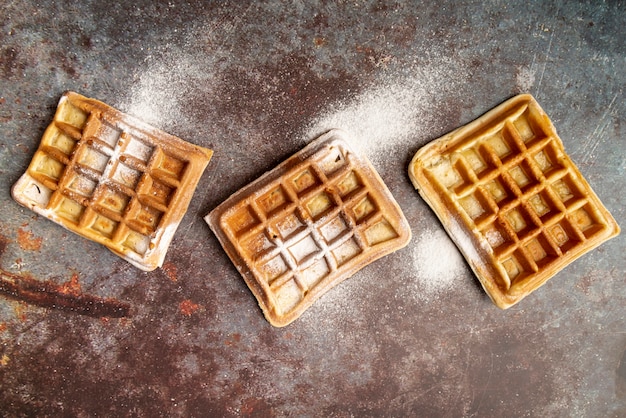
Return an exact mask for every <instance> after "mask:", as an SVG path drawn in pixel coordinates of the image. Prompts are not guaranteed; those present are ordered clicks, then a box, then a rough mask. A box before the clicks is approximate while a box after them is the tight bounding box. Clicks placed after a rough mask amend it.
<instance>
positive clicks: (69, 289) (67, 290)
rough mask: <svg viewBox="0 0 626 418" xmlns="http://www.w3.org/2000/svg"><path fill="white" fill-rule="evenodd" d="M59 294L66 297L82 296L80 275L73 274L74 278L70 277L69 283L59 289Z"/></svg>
mask: <svg viewBox="0 0 626 418" xmlns="http://www.w3.org/2000/svg"><path fill="white" fill-rule="evenodd" d="M59 292H61V293H63V294H64V295H74V296H78V295H80V294H81V293H82V292H81V288H80V282H79V281H78V274H77V273H74V274H72V277H70V279H69V280H68V281H67V282H65V283H63V284H62V285H61V286H60V287H59Z"/></svg>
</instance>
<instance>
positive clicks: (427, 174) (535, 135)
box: [409, 94, 619, 309]
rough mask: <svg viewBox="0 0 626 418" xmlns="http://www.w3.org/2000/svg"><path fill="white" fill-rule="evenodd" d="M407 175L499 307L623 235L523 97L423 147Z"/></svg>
mask: <svg viewBox="0 0 626 418" xmlns="http://www.w3.org/2000/svg"><path fill="white" fill-rule="evenodd" d="M409 176H410V178H411V181H412V182H413V185H414V186H415V188H416V189H418V191H419V193H420V195H421V196H422V197H423V198H424V199H425V200H426V202H427V203H428V204H429V205H430V206H431V207H432V209H433V210H434V212H435V213H436V214H437V216H438V217H439V219H440V220H441V222H442V224H443V226H444V228H445V229H446V230H447V231H448V234H449V235H450V237H451V238H452V240H453V241H454V242H455V243H456V245H457V246H458V248H459V249H460V250H461V252H462V253H463V255H464V256H465V258H466V260H467V261H468V263H469V264H470V266H471V268H472V270H473V271H474V273H475V274H476V276H478V279H479V280H480V282H481V283H482V285H483V287H484V288H485V290H486V292H487V293H488V294H489V296H490V297H491V299H493V301H494V302H495V304H496V305H497V306H499V307H500V308H503V309H505V308H508V307H510V306H511V305H513V304H515V303H517V302H519V301H520V300H521V299H522V298H524V297H525V296H527V295H528V294H529V293H530V292H532V291H534V290H535V289H537V288H538V287H540V286H541V285H543V284H544V283H545V282H546V281H547V280H548V279H549V278H550V277H552V276H554V275H555V274H556V273H557V272H558V271H559V270H561V269H562V268H563V267H564V266H566V265H567V264H569V263H571V262H572V261H574V260H575V259H577V258H578V257H580V256H581V255H583V254H584V253H586V252H587V251H589V250H591V249H593V248H595V247H596V246H598V245H600V244H601V243H603V242H604V241H606V240H608V239H609V238H612V237H614V236H615V235H617V234H618V233H619V226H618V225H617V223H616V222H615V220H614V219H613V217H612V216H611V214H610V213H609V212H608V211H607V210H606V208H605V207H604V206H603V205H602V202H600V200H599V199H598V197H597V196H596V194H595V193H594V192H593V190H592V189H591V187H590V186H589V184H588V183H587V182H586V181H585V179H584V178H583V177H582V175H581V174H580V172H579V171H578V169H577V168H576V166H575V165H574V163H573V162H572V160H570V158H569V157H568V156H567V154H566V153H565V150H564V148H563V143H562V142H561V139H560V138H559V137H558V135H557V133H556V130H555V129H554V126H553V125H552V123H551V122H550V119H549V118H548V116H547V115H546V114H545V113H544V111H543V110H542V109H541V107H539V104H538V103H537V102H536V101H535V100H534V98H533V97H532V96H530V95H527V94H525V95H519V96H517V97H514V98H512V99H510V100H508V101H507V102H505V103H503V104H501V105H500V106H498V107H496V108H495V109H493V110H491V111H490V112H488V113H486V114H485V115H483V116H482V117H480V118H479V119H477V120H475V121H473V122H471V123H470V124H468V125H466V126H464V127H462V128H459V129H457V130H456V131H453V132H451V133H449V134H447V135H445V136H443V137H441V138H439V139H437V140H435V141H433V142H431V143H429V144H428V145H426V146H424V147H423V148H422V149H420V150H419V151H418V152H417V153H416V154H415V156H414V158H413V160H412V161H411V164H410V166H409Z"/></svg>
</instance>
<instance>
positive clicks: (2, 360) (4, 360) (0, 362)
mask: <svg viewBox="0 0 626 418" xmlns="http://www.w3.org/2000/svg"><path fill="white" fill-rule="evenodd" d="M9 360H10V359H9V356H7V355H6V354H3V355H2V357H0V366H3V367H4V366H6V365H7V364H9Z"/></svg>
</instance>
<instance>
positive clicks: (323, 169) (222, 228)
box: [205, 130, 411, 327]
mask: <svg viewBox="0 0 626 418" xmlns="http://www.w3.org/2000/svg"><path fill="white" fill-rule="evenodd" d="M344 135H345V134H343V133H341V132H340V131H336V130H335V131H331V132H329V133H327V134H325V135H323V136H322V137H320V138H318V139H317V140H315V141H313V142H312V143H311V144H309V145H308V146H307V147H305V148H304V149H302V150H301V151H300V152H298V153H297V154H295V155H294V156H292V157H291V158H289V159H287V160H286V161H284V162H283V163H282V164H280V165H279V166H277V167H276V168H275V169H274V170H272V171H270V172H268V173H266V174H265V175H263V176H262V177H261V178H259V179H258V180H256V181H254V182H253V183H251V184H249V185H248V186H246V187H244V188H243V189H241V190H240V191H238V192H237V193H235V194H234V195H232V196H231V197H230V198H228V199H227V200H226V201H225V202H224V203H222V204H221V205H220V206H218V207H217V208H216V209H214V210H213V211H212V212H211V213H209V214H208V215H207V216H206V218H205V219H206V221H207V223H208V224H209V226H210V227H211V229H212V230H213V232H214V233H215V234H216V236H217V237H218V239H219V241H220V242H221V244H222V246H223V247H224V249H225V251H226V253H227V254H228V255H229V257H230V258H231V260H232V261H233V263H234V264H235V266H236V267H237V269H238V270H239V272H240V273H241V275H242V276H243V278H244V279H245V281H246V283H247V284H248V287H249V288H250V289H251V291H252V293H253V294H254V296H255V297H256V298H257V300H258V302H259V305H260V306H261V308H262V310H263V312H264V314H265V317H266V318H267V320H268V321H269V322H270V323H271V324H272V325H274V326H278V327H281V326H285V325H287V324H289V323H290V322H292V321H293V320H295V319H296V318H298V317H299V316H300V315H301V314H302V313H303V312H304V311H305V310H306V309H307V308H308V307H309V306H310V305H311V304H312V303H313V302H314V301H315V300H317V299H318V298H319V297H320V296H322V295H323V294H324V293H325V292H327V291H328V290H330V289H331V288H332V287H333V286H335V285H336V284H338V283H339V282H341V281H343V280H344V279H347V278H348V277H350V276H352V275H353V274H354V273H355V272H357V271H358V270H360V269H361V268H363V267H364V266H366V265H367V264H369V263H371V262H373V261H374V260H376V259H378V258H380V257H382V256H384V255H386V254H388V253H391V252H393V251H396V250H398V249H400V248H402V247H404V246H405V245H406V244H407V243H408V242H409V240H410V238H411V231H410V228H409V226H408V224H407V222H406V219H405V218H404V215H403V214H402V211H401V210H400V207H399V206H398V204H397V203H396V202H395V200H394V199H393V196H392V195H391V193H390V192H389V190H388V189H387V187H386V186H385V184H384V183H383V181H382V179H381V178H380V176H379V175H378V173H376V171H375V170H374V168H373V167H372V166H371V164H370V163H369V161H367V159H366V158H364V157H362V156H359V155H358V154H356V153H355V152H353V151H352V150H351V148H350V146H349V145H348V142H347V141H346V140H345V139H344V138H343V136H344Z"/></svg>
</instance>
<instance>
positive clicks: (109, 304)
mask: <svg viewBox="0 0 626 418" xmlns="http://www.w3.org/2000/svg"><path fill="white" fill-rule="evenodd" d="M0 293H2V294H4V295H5V296H7V297H9V298H11V299H15V300H18V301H21V302H25V303H28V304H31V305H35V306H40V307H43V308H53V309H59V310H62V311H70V312H74V313H77V314H80V315H85V316H91V317H114V318H120V317H125V316H128V315H129V314H130V306H129V305H128V304H126V303H123V302H119V301H116V300H113V299H103V298H99V297H96V296H92V295H87V294H83V293H81V291H80V285H79V284H78V275H76V274H74V275H73V276H72V278H70V280H69V281H68V282H66V283H64V284H62V285H57V284H55V283H52V282H49V281H44V282H42V281H39V280H37V279H35V278H33V277H32V276H29V275H17V274H12V273H9V272H7V271H4V270H0ZM16 313H17V315H18V317H20V318H21V316H22V314H21V313H20V312H16Z"/></svg>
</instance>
